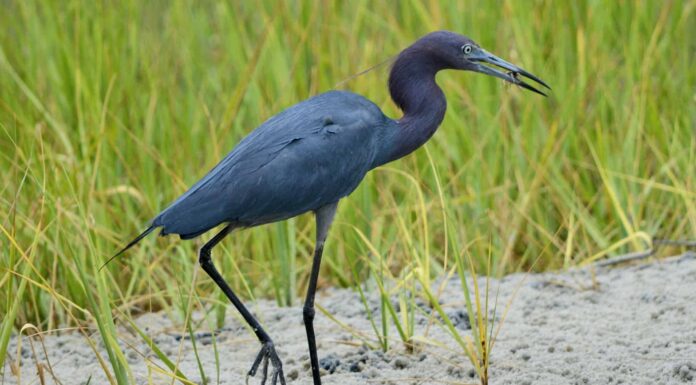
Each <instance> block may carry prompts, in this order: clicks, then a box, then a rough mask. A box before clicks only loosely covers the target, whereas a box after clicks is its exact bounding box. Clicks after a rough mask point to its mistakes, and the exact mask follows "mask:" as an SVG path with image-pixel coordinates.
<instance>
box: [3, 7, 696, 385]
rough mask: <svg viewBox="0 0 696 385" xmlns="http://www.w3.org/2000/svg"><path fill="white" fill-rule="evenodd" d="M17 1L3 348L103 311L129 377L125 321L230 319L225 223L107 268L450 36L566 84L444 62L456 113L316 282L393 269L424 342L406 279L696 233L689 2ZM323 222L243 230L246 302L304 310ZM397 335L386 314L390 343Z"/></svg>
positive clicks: (374, 94) (7, 24)
mask: <svg viewBox="0 0 696 385" xmlns="http://www.w3.org/2000/svg"><path fill="white" fill-rule="evenodd" d="M1 7H2V10H1V11H0V25H2V26H3V27H2V28H0V170H2V173H1V174H0V177H1V178H2V180H1V184H0V318H1V319H2V327H1V328H0V363H2V362H3V361H4V358H5V353H6V346H7V343H8V340H9V336H10V334H11V333H12V331H13V330H15V331H19V329H20V328H21V327H22V325H25V324H32V325H35V326H36V327H37V328H38V329H39V330H43V331H46V330H53V329H56V328H58V327H60V326H66V325H68V326H70V325H72V326H76V325H88V324H89V325H92V324H93V323H94V322H95V321H96V323H97V324H98V326H99V329H100V332H101V333H102V338H103V339H104V342H105V345H106V346H107V348H108V354H109V359H110V362H103V363H102V364H103V366H104V370H105V371H106V372H109V373H112V374H111V375H110V380H112V381H113V382H119V383H125V382H127V381H128V376H129V370H128V365H127V362H126V361H125V360H124V359H123V356H122V352H121V351H120V348H119V346H118V344H117V343H116V342H115V341H116V340H117V338H118V336H117V335H116V331H115V330H116V328H115V323H114V322H117V323H122V324H125V325H128V324H129V319H130V318H131V317H132V316H133V315H134V314H135V313H138V312H143V311H151V310H158V309H162V308H164V309H168V310H169V311H179V312H181V314H190V309H191V308H192V307H198V306H200V304H201V303H204V304H215V305H214V314H216V315H217V322H220V321H221V317H222V315H223V310H224V306H225V304H226V301H224V300H223V298H222V295H221V293H220V291H219V290H217V288H216V287H215V286H214V285H213V283H212V282H211V281H210V280H209V279H206V278H204V275H202V274H196V270H197V269H198V265H197V257H196V251H197V248H198V247H199V246H200V245H201V244H202V242H203V239H206V237H203V238H201V239H199V240H197V241H195V242H181V241H179V240H178V239H175V238H174V237H169V238H158V237H150V238H148V239H147V240H145V241H144V242H142V244H141V245H139V246H138V247H136V248H134V249H133V250H132V251H130V252H129V253H128V254H127V255H126V256H124V257H122V258H120V259H118V260H116V261H114V262H113V263H111V264H110V265H108V266H107V267H106V268H105V269H104V270H102V271H98V268H99V266H100V265H101V264H102V263H103V262H104V261H105V260H106V259H107V258H108V257H109V256H110V255H112V254H113V253H114V252H115V251H116V250H118V249H119V247H121V246H122V245H123V244H124V243H125V242H126V241H128V240H130V239H131V238H132V237H133V236H135V235H136V234H137V233H138V232H139V231H140V230H142V229H143V228H144V226H145V225H146V224H147V222H148V220H149V219H150V218H152V217H153V216H154V215H155V214H156V213H157V212H158V211H159V210H160V209H162V208H164V207H165V206H166V205H167V204H169V203H170V202H171V201H172V200H173V199H174V198H176V197H177V196H178V195H179V194H181V193H182V192H183V191H185V189H186V188H187V186H189V185H191V184H192V183H193V182H195V181H196V180H197V179H198V178H200V177H201V176H202V175H203V174H204V173H205V172H206V171H207V170H208V169H210V168H211V167H212V166H214V165H215V164H216V162H217V161H218V160H219V159H221V158H222V157H223V156H224V155H225V153H226V152H227V151H229V150H230V149H231V148H232V147H233V146H234V145H235V143H237V142H238V141H239V140H240V139H241V138H242V137H244V136H245V135H246V134H247V133H249V132H250V131H251V130H252V129H253V128H254V127H256V126H258V125H259V124H260V123H262V122H263V121H264V120H265V119H267V118H268V117H270V116H272V115H273V114H274V113H276V112H278V111H280V110H282V109H283V108H285V107H287V106H290V105H292V104H294V103H297V102H298V101H301V100H303V99H306V98H307V97H309V96H312V95H315V94H317V93H320V92H322V91H326V90H329V89H334V88H341V89H349V90H351V91H354V92H357V93H360V94H363V95H365V96H367V97H368V98H370V99H372V100H374V101H375V102H376V103H377V104H378V105H380V106H381V107H382V108H383V109H384V110H385V111H386V112H387V113H388V114H389V115H390V116H393V117H398V116H399V112H398V111H397V109H396V108H395V106H394V105H393V104H392V103H391V101H390V99H389V95H388V92H387V89H386V76H387V72H388V68H389V66H388V64H384V65H381V66H378V67H377V68H376V69H374V70H373V71H370V72H368V73H366V74H364V75H361V76H358V77H352V75H353V74H356V73H359V72H360V71H362V70H364V69H367V68H370V67H372V66H374V65H375V64H377V63H381V62H384V61H385V60H388V59H389V58H390V57H391V56H392V55H394V54H396V53H397V52H398V51H399V50H400V49H401V48H404V47H405V46H407V45H408V44H410V43H411V42H412V41H413V40H415V39H416V38H418V37H419V36H421V35H423V34H425V33H427V32H429V31H432V30H437V29H449V30H453V31H458V32H461V33H464V34H466V35H468V36H470V37H472V38H473V39H474V40H476V41H477V42H479V43H480V44H481V45H482V46H483V47H485V48H486V49H488V50H489V51H491V52H493V53H495V54H497V55H499V56H500V57H502V58H505V59H507V60H509V61H511V62H513V63H517V64H519V65H520V66H522V67H523V68H525V69H528V70H530V71H531V72H533V73H534V74H538V75H539V76H541V77H542V78H543V79H544V80H546V81H547V82H548V83H549V84H550V85H551V86H552V87H553V92H552V93H551V96H550V97H549V98H541V97H539V96H537V95H535V94H532V93H529V92H526V91H523V90H520V89H516V88H512V87H509V86H505V85H504V84H503V83H502V82H501V81H497V80H494V79H491V78H489V77H485V76H482V75H476V74H471V73H459V72H452V71H450V72H447V73H442V74H440V75H439V76H438V81H439V83H440V84H441V86H442V87H443V89H444V90H445V93H446V94H447V97H448V100H449V107H448V112H447V115H446V118H445V121H444V122H443V124H442V127H441V129H440V130H439V132H438V133H437V134H436V135H435V136H434V138H433V139H432V140H431V141H430V142H429V143H428V144H427V145H426V146H425V148H423V149H420V150H419V151H417V152H416V153H415V154H412V155H411V156H409V157H407V158H405V159H403V160H400V161H398V162H395V163H392V164H389V165H386V166H384V167H382V168H380V169H378V170H375V171H373V172H372V173H370V174H369V175H368V177H367V178H366V180H365V181H364V182H363V183H362V185H361V186H360V187H359V188H358V190H357V191H355V192H354V193H353V194H352V195H351V196H350V197H349V198H348V199H345V200H344V201H343V202H342V204H341V205H340V207H339V212H338V215H337V220H336V223H335V224H334V227H333V230H332V232H331V234H330V235H329V239H328V243H327V249H326V252H325V259H324V263H323V266H322V273H321V277H320V286H324V287H326V286H331V285H341V286H349V287H358V285H360V284H361V283H362V282H373V285H372V287H373V288H377V290H381V292H382V293H383V298H384V299H385V305H384V306H383V309H382V316H383V317H382V318H385V317H391V318H392V319H393V321H395V322H396V323H397V325H399V331H400V335H399V336H398V338H400V339H402V340H404V341H405V342H409V341H410V340H411V338H412V337H413V336H412V333H413V330H412V318H409V317H410V316H409V314H411V315H412V313H409V312H412V311H414V310H413V307H411V306H410V305H409V301H411V299H409V298H412V297H409V296H408V295H404V294H403V292H402V290H404V288H407V290H413V291H414V292H415V291H417V286H418V285H416V284H415V282H418V283H420V284H422V285H425V286H426V287H427V286H428V285H429V284H430V280H431V279H432V278H434V277H436V276H441V275H443V274H447V273H451V272H454V271H457V272H458V273H459V274H464V273H465V271H468V270H469V267H470V266H474V267H475V268H476V269H478V271H479V272H486V271H488V269H490V270H491V271H490V273H491V274H494V275H497V274H502V273H505V272H512V271H519V270H523V271H525V270H529V269H534V270H545V269H560V268H566V267H569V266H574V265H577V264H580V263H583V262H587V261H591V260H595V259H598V258H601V257H604V256H606V255H612V254H617V253H624V252H630V251H637V250H642V249H644V248H647V247H649V243H650V239H651V237H653V236H659V237H662V238H696V139H695V138H696V135H695V131H694V129H695V128H694V127H696V108H695V107H694V103H695V102H696V99H695V98H696V94H694V90H696V71H694V64H693V63H694V62H696V54H695V53H696V43H695V42H694V40H693V38H692V37H693V31H694V25H696V21H695V20H694V10H695V9H696V1H693V0H685V1H645V2H637V3H634V2H620V1H616V2H600V1H585V2H564V3H559V2H551V1H534V2H527V1H525V2H518V1H500V2H477V1H470V0H467V1H416V0H413V1H404V2H390V1H385V2H367V1H359V2H342V3H336V4H331V5H328V4H325V2H323V1H320V0H312V1H304V2H288V1H283V0H281V1H259V2H210V1H206V2H194V1H184V0H180V1H179V0H177V1H172V2H163V1H156V2H140V1H126V2H120V3H118V5H116V4H112V3H109V2H101V1H95V2H92V1H73V2H62V1H36V0H23V1H14V2H13V1H9V2H3V4H2V6H1ZM313 228H314V224H313V221H312V219H311V217H310V216H304V217H300V218H297V219H294V220H290V221H287V222H285V223H279V224H273V225H269V226H264V227H260V228H254V229H251V230H247V231H243V232H239V233H237V234H235V235H233V236H231V237H229V238H228V239H227V240H226V241H225V242H224V243H223V244H222V245H221V246H220V247H218V248H217V249H216V251H217V254H216V255H214V258H215V260H216V263H217V264H218V266H220V268H221V271H223V272H224V275H225V277H226V279H227V280H228V282H230V284H231V285H232V287H233V289H235V290H237V291H238V292H239V293H240V294H241V295H242V296H243V297H246V298H248V299H250V298H256V297H273V298H277V300H278V302H279V303H280V304H282V305H291V304H297V303H298V301H297V298H298V295H301V294H302V293H303V292H304V289H305V287H306V283H307V278H308V275H309V269H310V265H311V258H310V255H311V249H312V246H313V241H314V237H313V232H314V229H313ZM467 274H468V273H467ZM361 290H362V289H361ZM182 293H184V294H182ZM186 293H191V294H193V295H188V294H186ZM426 294H427V295H428V296H430V295H435V294H433V293H430V292H429V291H428V292H427V293H426ZM356 295H357V294H356ZM360 295H362V291H361V292H360ZM419 295H423V294H422V293H421V294H419ZM391 296H397V299H398V302H399V303H400V304H401V305H402V306H401V308H399V307H395V306H393V305H392V304H391V303H390V301H389V298H390V297H391ZM404 309H406V313H402V312H403V311H404ZM470 316H472V317H473V314H470ZM483 317H485V314H484V316H483ZM114 319H115V320H116V321H113V320H114ZM182 319H186V320H188V317H182ZM474 321H475V322H473V323H476V322H478V323H482V322H481V321H480V319H479V320H478V321H476V320H474ZM375 322H376V321H375ZM473 323H472V324H473ZM483 323H485V322H483ZM483 327H484V332H483V334H482V335H483V337H485V336H486V333H485V325H483ZM189 330H190V329H189ZM383 330H386V328H384V327H383V326H382V325H377V324H375V341H376V344H377V345H378V346H382V347H383V348H385V349H386V348H387V347H388V345H386V344H387V341H388V340H387V339H386V338H387V337H389V338H391V336H386V332H384V333H382V331H383ZM476 343H478V344H479V345H480V344H481V341H480V339H479V338H478V337H477V339H476ZM485 343H490V341H485ZM462 344H463V346H464V345H466V342H464V341H462ZM469 344H470V342H469ZM472 349H473V348H472ZM474 350H475V349H474ZM474 350H471V352H474ZM484 350H486V349H484ZM472 354H473V353H472ZM486 354H487V353H486V351H484V352H482V355H484V356H485V355H486ZM474 355H475V354H474ZM165 359H166V357H165ZM0 367H1V365H0ZM170 369H172V373H173V374H172V375H178V376H180V377H181V376H183V375H182V374H181V373H177V372H176V370H175V369H174V368H173V367H172V368H170ZM174 373H176V374H174Z"/></svg>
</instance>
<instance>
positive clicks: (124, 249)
mask: <svg viewBox="0 0 696 385" xmlns="http://www.w3.org/2000/svg"><path fill="white" fill-rule="evenodd" d="M154 229H155V226H154V225H151V226H150V227H148V228H147V229H145V231H143V232H142V233H140V235H138V236H137V237H136V238H135V239H134V240H132V241H130V243H128V244H127V245H126V247H124V248H123V249H121V251H119V252H118V253H116V254H114V256H113V257H111V258H109V259H108V260H107V261H106V262H104V264H103V265H101V267H99V271H101V269H103V268H104V266H106V265H108V264H109V262H111V261H113V260H114V259H116V258H117V257H118V256H119V255H121V254H123V253H125V252H126V251H127V250H128V249H130V248H131V247H133V246H135V244H136V243H138V242H140V241H141V240H142V239H143V238H145V237H146V236H147V235H148V234H150V233H151V232H152V230H154Z"/></svg>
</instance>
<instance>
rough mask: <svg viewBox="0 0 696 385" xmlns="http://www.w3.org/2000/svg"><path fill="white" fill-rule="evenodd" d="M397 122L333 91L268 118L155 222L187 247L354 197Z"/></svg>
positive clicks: (350, 95) (361, 100) (373, 107)
mask: <svg viewBox="0 0 696 385" xmlns="http://www.w3.org/2000/svg"><path fill="white" fill-rule="evenodd" d="M396 129H398V128H397V126H396V122H394V121H393V120H391V119H389V118H387V117H386V116H385V115H384V114H383V113H382V111H381V110H380V109H379V108H378V107H377V106H376V105H375V104H374V103H372V102H371V101H369V100H367V99H366V98H364V97H362V96H360V95H357V94H354V93H351V92H345V91H330V92H326V93H323V94H320V95H317V96H315V97H312V98H310V99H308V100H305V101H303V102H301V103H298V104H296V105H294V106H292V107H290V108H288V109H286V110H285V111H283V112H281V113H279V114H278V115H276V116H274V117H272V118H270V119H269V120H267V121H266V122H265V123H263V124H262V125H261V126H259V127H258V128H256V129H255V130H254V131H253V132H251V134H249V135H248V136H247V137H246V138H244V139H243V140H242V141H241V142H240V143H239V144H238V145H237V146H236V147H235V148H234V149H233V150H232V151H231V152H230V153H229V154H228V155H227V156H226V157H225V158H224V159H223V160H222V161H221V162H220V163H218V165H217V166H215V167H214V168H213V169H212V170H211V171H210V172H209V173H208V174H207V175H206V176H205V177H203V179H201V180H200V181H199V182H198V183H196V184H194V185H193V186H192V187H191V188H190V189H189V190H188V191H187V192H185V193H184V194H183V195H182V196H181V197H180V198H179V199H177V200H176V201H175V202H174V203H172V204H171V205H170V206H169V207H168V208H166V209H165V210H163V211H162V212H161V213H160V214H159V215H158V216H157V217H156V218H155V219H154V220H153V221H152V225H153V226H154V227H161V228H162V234H179V235H180V236H181V238H184V239H188V238H192V237H195V236H198V235H200V234H202V233H204V232H206V231H208V230H210V229H211V228H213V227H215V226H217V225H219V224H220V223H223V222H224V223H231V224H234V225H235V227H250V226H256V225H261V224H265V223H270V222H276V221H280V220H283V219H287V218H292V217H294V216H297V215H300V214H302V213H305V212H308V211H312V210H316V209H318V208H320V207H323V206H325V205H327V204H330V203H335V202H338V200H339V199H341V198H343V197H345V196H347V195H348V194H350V193H351V192H352V191H353V190H355V188H356V187H357V186H358V184H359V183H360V181H361V180H362V179H363V177H364V176H365V174H366V173H367V172H368V171H369V170H371V169H372V168H374V167H376V166H378V165H379V164H380V161H381V159H380V157H379V155H380V154H382V148H381V146H382V145H383V144H384V143H385V141H384V140H383V138H384V136H385V135H389V134H390V133H392V132H393V131H394V130H396Z"/></svg>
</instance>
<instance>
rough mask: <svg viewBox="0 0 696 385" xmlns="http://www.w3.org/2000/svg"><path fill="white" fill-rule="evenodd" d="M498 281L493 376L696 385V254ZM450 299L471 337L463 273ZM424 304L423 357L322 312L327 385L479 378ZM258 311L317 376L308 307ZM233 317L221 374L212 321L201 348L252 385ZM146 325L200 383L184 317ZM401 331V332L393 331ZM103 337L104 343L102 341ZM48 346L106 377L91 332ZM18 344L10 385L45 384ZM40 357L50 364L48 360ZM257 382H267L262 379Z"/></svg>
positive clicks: (149, 378)
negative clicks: (305, 319)
mask: <svg viewBox="0 0 696 385" xmlns="http://www.w3.org/2000/svg"><path fill="white" fill-rule="evenodd" d="M491 287H492V288H493V289H497V288H499V290H500V292H499V293H500V297H499V304H500V306H499V309H498V312H497V313H498V314H497V319H498V321H499V320H500V316H501V315H502V310H503V309H504V308H505V305H506V304H507V302H508V300H509V299H510V298H511V296H512V295H513V293H514V292H515V290H516V289H517V288H519V290H518V291H517V294H516V297H515V298H514V301H513V302H512V305H511V307H510V308H509V313H508V315H507V318H506V319H505V322H504V324H503V327H502V330H501V332H500V334H499V336H498V339H497V342H496V345H495V346H494V348H493V353H492V360H491V362H492V363H491V371H490V378H491V381H490V383H491V384H527V385H531V384H543V385H551V384H554V385H555V384H651V385H653V384H694V383H696V253H688V254H685V255H682V256H680V257H674V258H670V259H666V260H662V261H657V262H650V263H644V264H641V265H634V266H630V267H624V268H612V269H610V268H597V269H591V270H587V269H586V270H575V271H571V272H567V273H547V274H528V275H525V274H515V275H511V276H507V277H504V278H503V279H501V280H493V281H492V286H491ZM370 295H371V296H372V297H370V299H369V301H370V304H371V306H373V308H374V309H377V306H378V302H377V300H378V299H377V297H376V296H375V295H374V294H370ZM441 298H442V300H441V302H442V303H443V306H444V307H445V308H446V309H447V312H448V313H449V314H450V317H451V319H452V320H453V321H454V322H455V324H456V328H457V330H458V332H459V333H462V335H468V334H469V333H470V329H469V326H468V318H467V316H466V312H465V308H464V304H463V294H462V288H461V286H460V283H459V281H458V280H451V281H449V282H448V283H447V285H446V288H445V291H444V292H443V295H442V297H441ZM317 302H318V303H319V304H320V305H322V306H323V307H324V308H325V309H327V310H328V311H329V312H330V313H331V314H332V315H333V316H334V317H335V318H336V319H337V320H339V321H340V322H341V323H343V324H344V325H349V326H350V328H352V329H353V331H354V332H357V333H364V334H365V335H367V336H370V337H373V336H374V332H373V331H372V328H371V326H370V323H369V321H368V318H367V315H366V314H367V313H366V311H365V308H364V306H363V304H362V303H361V301H360V297H359V295H358V294H357V293H356V292H353V291H351V290H341V289H332V290H328V291H325V292H322V293H321V294H320V295H319V296H318V298H317ZM421 308H422V310H423V312H422V314H421V313H418V314H417V315H416V327H415V335H416V336H417V337H418V338H419V339H422V340H427V341H429V342H430V344H423V345H422V346H421V348H420V349H419V351H417V352H415V353H407V352H406V351H405V350H404V349H403V347H402V345H401V344H400V343H398V341H396V340H395V341H394V343H393V344H392V349H391V350H390V351H389V352H387V353H382V352H380V351H376V350H371V349H368V348H366V347H365V346H364V344H363V343H362V341H361V340H360V339H359V338H356V337H355V335H354V334H352V333H351V332H350V331H348V330H347V329H345V328H344V327H342V326H340V325H339V324H337V323H336V322H334V321H332V320H330V319H329V318H328V317H326V316H325V315H323V314H322V313H321V312H318V313H317V319H316V321H315V327H316V333H317V338H318V344H319V357H320V358H321V359H322V365H323V366H324V369H323V375H322V380H323V382H324V384H340V385H354V384H475V383H478V378H476V377H475V373H474V371H473V369H472V366H471V364H470V363H469V362H468V360H467V359H466V357H465V356H464V355H463V354H462V351H461V349H460V348H458V347H457V345H456V344H455V343H454V342H453V339H452V337H451V335H450V334H448V332H446V331H445V330H444V329H443V328H442V327H440V326H439V324H438V322H437V321H433V317H435V316H430V315H429V313H432V309H430V308H429V307H428V306H426V305H425V304H422V307H421ZM252 309H253V312H254V313H255V314H257V315H258V316H259V317H260V318H261V319H262V320H263V323H264V325H265V326H266V327H267V330H268V332H269V334H270V335H271V336H272V337H273V338H274V340H275V343H276V346H277V348H278V351H279V354H280V356H281V359H282V360H283V362H284V369H285V373H286V377H287V380H288V383H289V384H311V376H310V373H309V370H308V358H307V357H308V356H307V353H306V342H305V341H306V340H305V334H304V333H305V332H304V326H303V323H302V316H301V309H300V308H299V307H298V308H289V309H288V308H278V307H276V306H275V305H274V304H273V302H271V301H259V302H257V303H256V304H254V305H253V306H252ZM377 313H379V312H378V311H377V312H376V314H377ZM233 314H234V313H233V312H232V311H231V310H230V317H228V320H227V324H226V326H225V327H224V328H223V330H221V331H219V332H218V334H217V344H218V349H219V355H220V360H219V361H220V368H219V373H220V377H219V380H218V377H217V369H216V367H215V359H214V350H213V344H212V343H211V341H212V337H211V336H210V333H206V332H205V329H204V327H203V326H201V327H199V329H198V330H197V331H196V334H197V342H198V343H197V347H198V354H199V356H200V357H201V360H202V362H203V365H204V367H203V370H204V372H205V373H206V376H207V377H208V378H209V383H210V384H217V383H219V384H244V381H245V373H246V371H247V370H248V368H249V366H250V365H251V362H252V360H253V358H254V357H255V354H256V352H257V350H258V348H259V346H258V344H257V343H256V341H255V339H254V338H253V336H252V335H251V334H250V332H249V330H248V329H246V328H245V327H244V326H243V325H242V323H241V322H240V319H239V318H238V317H237V316H236V315H233ZM198 316H200V315H198ZM435 318H437V317H435ZM377 322H379V320H377ZM137 323H138V324H139V325H140V326H141V327H143V328H147V330H148V333H149V335H150V336H151V337H152V338H153V339H154V340H155V341H156V343H157V344H158V345H159V347H160V348H161V349H162V350H163V351H164V352H165V353H166V354H167V355H168V356H169V357H172V358H174V359H176V357H177V356H178V354H179V352H181V353H180V354H181V359H180V368H181V371H182V372H183V373H184V374H185V375H186V376H187V377H188V378H189V379H191V380H193V381H195V382H197V383H202V381H201V375H200V371H199V369H198V366H197V364H196V360H195V359H194V352H193V349H192V344H191V341H190V340H189V339H188V338H181V337H180V336H181V330H180V329H179V328H180V326H178V325H179V324H178V323H174V322H172V321H171V320H169V319H168V318H167V317H166V316H165V315H164V314H161V313H158V314H148V315H145V316H142V317H140V318H138V320H137ZM122 334H123V337H122V345H123V347H124V351H125V352H126V357H127V359H128V361H129V362H130V365H131V368H132V370H133V376H134V379H135V381H136V382H137V383H139V384H148V383H153V384H161V383H171V380H169V379H168V378H167V377H165V376H164V375H162V374H161V373H159V372H158V371H157V370H156V369H153V367H156V366H157V365H159V366H162V367H163V366H164V365H163V364H162V363H161V362H159V361H158V360H157V359H156V358H155V356H154V354H153V353H152V351H151V350H150V349H149V348H148V347H147V345H146V344H144V343H143V342H142V341H141V340H140V339H139V338H137V337H136V336H133V335H132V334H130V333H129V332H127V331H126V330H125V329H124V331H123V333H122ZM391 336H393V337H394V338H396V337H397V333H396V331H395V330H392V331H391ZM94 340H95V342H96V343H97V344H99V341H98V338H95V339H94ZM432 343H436V344H439V346H436V345H434V344H432ZM45 345H46V349H47V351H48V356H49V357H48V358H49V361H50V364H51V366H52V368H53V371H54V373H55V377H56V378H58V379H59V380H60V382H61V383H62V384H86V383H87V379H88V378H90V376H91V377H92V379H91V382H90V384H103V383H107V380H106V378H105V377H104V375H103V372H102V370H101V368H100V366H99V364H98V363H97V360H96V359H95V356H94V353H93V352H92V351H91V350H90V348H89V347H88V346H87V344H86V342H85V338H84V337H82V336H81V335H78V334H73V333H63V334H61V335H55V334H53V335H50V336H48V337H46V338H45ZM128 345H131V346H132V347H135V348H136V349H137V350H138V351H140V352H142V353H143V354H144V356H145V357H147V359H145V358H143V356H141V355H140V354H139V353H137V352H136V351H135V350H134V349H133V348H132V347H128ZM37 349H38V346H37ZM20 350H21V353H20V355H19V360H18V357H17V356H16V353H15V352H16V351H17V339H16V338H13V339H12V341H11V344H10V350H9V352H10V353H11V356H12V357H11V358H10V359H8V360H7V362H6V363H5V364H4V373H3V374H2V376H0V384H16V383H18V380H17V376H16V374H13V371H12V370H11V369H10V365H14V366H15V373H16V369H17V367H19V368H20V369H21V383H22V384H37V383H39V380H38V379H37V374H36V372H37V371H36V363H35V362H36V360H35V359H34V355H33V354H32V351H31V349H30V347H29V343H28V340H27V338H26V337H24V339H23V343H22V348H21V349H20ZM38 355H39V357H40V361H41V362H42V363H43V364H44V367H47V366H46V358H45V356H44V355H43V354H42V353H38ZM104 357H105V359H106V355H105V354H104ZM148 362H149V365H148ZM257 376H258V375H257ZM44 377H45V378H46V383H49V384H50V383H54V382H55V381H53V380H52V379H51V375H50V374H49V373H47V372H46V373H44ZM249 383H250V384H258V383H259V380H258V378H256V379H251V380H250V381H249Z"/></svg>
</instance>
